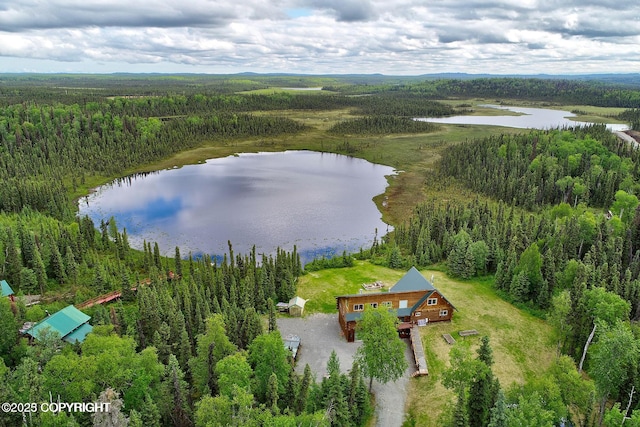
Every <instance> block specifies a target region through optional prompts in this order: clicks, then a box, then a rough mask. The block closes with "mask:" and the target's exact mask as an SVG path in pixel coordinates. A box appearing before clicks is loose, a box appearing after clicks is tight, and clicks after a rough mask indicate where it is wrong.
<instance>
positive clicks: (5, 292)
mask: <svg viewBox="0 0 640 427" xmlns="http://www.w3.org/2000/svg"><path fill="white" fill-rule="evenodd" d="M0 294H1V295H2V296H3V297H9V299H10V300H11V301H13V299H14V295H15V294H14V292H13V289H11V286H9V284H8V283H7V281H6V280H0Z"/></svg>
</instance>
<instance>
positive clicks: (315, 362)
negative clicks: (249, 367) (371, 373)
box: [277, 314, 415, 427]
mask: <svg viewBox="0 0 640 427" xmlns="http://www.w3.org/2000/svg"><path fill="white" fill-rule="evenodd" d="M277 323H278V329H279V330H280V333H281V334H282V336H283V337H285V336H286V335H288V334H293V335H298V336H299V337H300V350H299V353H298V361H297V365H296V372H298V373H300V374H302V373H303V372H304V367H305V365H306V364H309V367H310V368H311V371H312V372H313V373H314V374H315V376H316V380H317V381H321V380H322V377H323V376H324V375H325V374H326V372H327V362H328V361H329V356H331V351H332V350H335V351H336V354H337V355H338V359H340V368H341V370H342V371H343V372H346V371H348V370H349V369H351V365H352V364H353V357H354V356H355V353H356V350H357V349H358V347H360V345H361V343H359V342H354V343H348V342H347V341H346V340H345V339H344V337H343V336H342V333H341V331H340V325H339V324H338V315H337V314H313V315H310V316H307V317H303V318H293V317H286V318H285V317H282V318H278V319H277ZM405 341H406V342H407V349H406V351H405V356H406V357H407V361H408V364H409V368H408V369H407V371H406V372H405V375H404V376H403V377H402V378H400V379H399V380H398V381H396V382H395V383H393V382H389V383H387V384H380V383H378V382H377V381H374V382H373V393H374V394H375V396H376V425H377V426H380V427H400V426H402V421H403V420H404V406H405V401H406V392H407V387H408V385H409V376H410V374H411V372H413V371H414V370H415V368H414V367H415V362H414V361H413V355H412V354H411V348H410V346H409V341H408V340H405ZM367 382H368V380H367Z"/></svg>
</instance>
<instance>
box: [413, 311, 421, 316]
mask: <svg viewBox="0 0 640 427" xmlns="http://www.w3.org/2000/svg"><path fill="white" fill-rule="evenodd" d="M414 316H416V317H420V316H422V312H421V311H416V312H415V314H414Z"/></svg>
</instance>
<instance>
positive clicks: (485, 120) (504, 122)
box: [415, 105, 629, 131]
mask: <svg viewBox="0 0 640 427" xmlns="http://www.w3.org/2000/svg"><path fill="white" fill-rule="evenodd" d="M482 107H490V108H496V109H499V110H508V111H512V112H515V113H520V115H518V116H451V117H439V118H428V117H423V118H417V119H415V120H419V121H425V122H433V123H449V124H466V125H491V126H505V127H511V128H520V129H531V128H533V129H551V128H557V127H574V126H584V125H590V124H591V123H587V122H577V121H575V120H571V119H570V117H576V115H575V114H573V113H571V112H570V111H561V110H551V109H548V108H525V107H506V106H500V105H482ZM607 129H609V130H611V131H622V130H627V129H629V126H627V125H625V124H607Z"/></svg>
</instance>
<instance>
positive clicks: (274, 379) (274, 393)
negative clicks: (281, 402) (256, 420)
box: [265, 373, 279, 415]
mask: <svg viewBox="0 0 640 427" xmlns="http://www.w3.org/2000/svg"><path fill="white" fill-rule="evenodd" d="M278 398H279V396H278V376H277V375H276V374H275V373H272V374H271V376H270V377H269V381H268V383H267V395H266V402H265V403H266V405H267V408H269V409H271V412H272V413H273V414H274V415H277V414H278V413H279V410H278Z"/></svg>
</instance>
